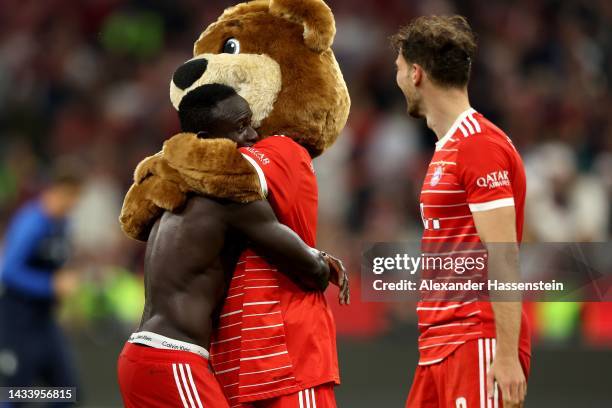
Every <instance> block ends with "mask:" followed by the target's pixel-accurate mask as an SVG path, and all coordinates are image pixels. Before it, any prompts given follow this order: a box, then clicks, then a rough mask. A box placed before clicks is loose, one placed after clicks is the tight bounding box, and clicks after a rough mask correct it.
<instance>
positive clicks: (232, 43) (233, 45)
mask: <svg viewBox="0 0 612 408" xmlns="http://www.w3.org/2000/svg"><path fill="white" fill-rule="evenodd" d="M221 52H223V53H224V54H240V41H238V40H237V39H235V38H230V39H228V40H227V41H226V42H225V44H223V50H222V51H221Z"/></svg>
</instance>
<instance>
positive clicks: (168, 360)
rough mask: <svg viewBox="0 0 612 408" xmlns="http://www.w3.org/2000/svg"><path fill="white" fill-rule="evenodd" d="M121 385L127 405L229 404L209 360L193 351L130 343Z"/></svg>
mask: <svg viewBox="0 0 612 408" xmlns="http://www.w3.org/2000/svg"><path fill="white" fill-rule="evenodd" d="M118 375H119V388H120V389H121V396H122V398H123V404H124V406H125V407H127V408H143V407H147V408H149V407H151V408H172V407H176V408H202V407H206V408H228V407H229V405H228V403H227V400H226V399H225V396H224V395H223V391H222V390H221V386H220V385H219V383H218V382H217V379H216V378H215V376H214V375H213V374H212V372H211V371H210V368H209V367H208V360H207V359H205V358H204V357H202V356H199V355H197V354H194V353H191V352H189V351H178V350H164V349H157V348H152V347H147V346H141V345H139V344H132V343H126V344H125V347H123V351H122V352H121V355H120V356H119V363H118Z"/></svg>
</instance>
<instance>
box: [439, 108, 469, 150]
mask: <svg viewBox="0 0 612 408" xmlns="http://www.w3.org/2000/svg"><path fill="white" fill-rule="evenodd" d="M472 113H476V111H475V110H474V108H469V109H467V110H465V111H463V112H461V113H460V114H459V116H457V119H455V122H453V124H452V126H451V127H450V129H448V132H446V134H445V135H444V136H443V137H442V138H441V139H440V140H438V141H437V142H436V150H440V149H442V147H443V146H444V145H445V144H446V142H448V141H449V139H450V138H451V137H453V135H454V134H455V132H456V131H457V127H458V126H459V124H460V123H461V122H462V121H463V119H465V118H466V117H467V116H468V115H471V114H472Z"/></svg>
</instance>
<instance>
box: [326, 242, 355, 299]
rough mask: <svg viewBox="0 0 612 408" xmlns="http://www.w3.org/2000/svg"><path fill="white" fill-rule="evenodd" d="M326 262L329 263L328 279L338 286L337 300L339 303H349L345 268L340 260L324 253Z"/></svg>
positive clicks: (347, 279)
mask: <svg viewBox="0 0 612 408" xmlns="http://www.w3.org/2000/svg"><path fill="white" fill-rule="evenodd" d="M325 259H327V264H328V265H329V281H330V282H331V283H333V284H334V285H336V286H337V287H338V288H340V292H339V293H338V302H339V303H340V304H341V305H348V304H350V303H351V294H350V289H349V278H348V273H347V272H346V268H344V264H343V263H342V261H341V260H340V259H338V258H336V257H334V256H331V255H330V254H327V253H326V254H325Z"/></svg>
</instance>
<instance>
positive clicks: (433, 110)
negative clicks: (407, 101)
mask: <svg viewBox="0 0 612 408" xmlns="http://www.w3.org/2000/svg"><path fill="white" fill-rule="evenodd" d="M428 100H429V101H431V102H430V103H428V104H427V106H426V109H425V118H426V120H427V127H429V128H430V129H431V130H433V132H434V133H435V134H436V136H437V137H438V140H440V139H441V138H442V137H444V135H445V134H446V132H448V130H449V129H450V128H451V126H452V125H453V123H455V120H457V117H458V116H459V115H460V114H462V113H463V112H465V111H466V110H468V109H469V108H470V101H469V98H468V95H467V91H466V90H462V89H437V90H432V95H430V97H429V98H428Z"/></svg>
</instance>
